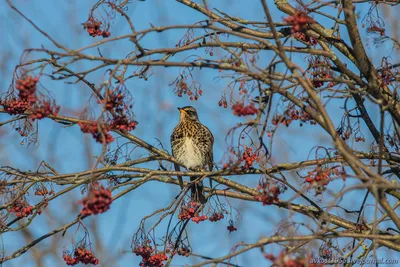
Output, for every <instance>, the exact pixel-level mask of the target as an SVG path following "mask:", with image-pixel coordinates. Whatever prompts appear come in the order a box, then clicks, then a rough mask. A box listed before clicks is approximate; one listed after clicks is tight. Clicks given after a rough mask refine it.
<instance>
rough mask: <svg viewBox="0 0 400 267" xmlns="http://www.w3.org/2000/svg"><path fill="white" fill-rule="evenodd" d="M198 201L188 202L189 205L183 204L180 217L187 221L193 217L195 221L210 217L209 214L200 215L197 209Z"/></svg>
mask: <svg viewBox="0 0 400 267" xmlns="http://www.w3.org/2000/svg"><path fill="white" fill-rule="evenodd" d="M199 206H200V205H199V204H198V203H196V202H188V203H187V205H182V206H181V211H180V213H179V214H178V219H179V220H181V221H185V220H188V219H191V220H192V221H193V222H195V223H199V222H202V221H205V220H207V219H208V216H207V215H199V214H198V213H197V212H196V211H197V209H198V208H199Z"/></svg>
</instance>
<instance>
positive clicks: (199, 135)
mask: <svg viewBox="0 0 400 267" xmlns="http://www.w3.org/2000/svg"><path fill="white" fill-rule="evenodd" d="M178 110H179V112H180V121H179V123H178V125H177V126H176V127H175V129H174V131H173V132H172V135H171V147H172V154H173V155H174V157H175V158H176V159H177V160H178V161H179V163H181V164H182V165H183V166H185V168H186V169H192V170H204V169H205V168H206V167H208V168H209V170H210V171H211V170H212V168H213V144H214V136H213V135H212V133H211V131H210V130H209V129H208V128H207V127H206V126H205V125H203V124H202V123H201V122H200V120H199V118H198V116H197V111H196V109H195V108H194V107H191V106H187V107H183V108H178ZM175 169H177V170H179V166H177V165H176V166H175ZM178 178H179V179H180V183H181V186H182V184H183V183H182V178H181V177H178ZM196 179H198V177H190V181H192V182H193V181H196ZM191 192H192V196H191V198H192V201H194V202H200V203H202V204H204V203H205V202H206V198H205V195H204V189H203V183H202V182H197V183H196V182H195V183H194V185H193V186H192V187H191Z"/></svg>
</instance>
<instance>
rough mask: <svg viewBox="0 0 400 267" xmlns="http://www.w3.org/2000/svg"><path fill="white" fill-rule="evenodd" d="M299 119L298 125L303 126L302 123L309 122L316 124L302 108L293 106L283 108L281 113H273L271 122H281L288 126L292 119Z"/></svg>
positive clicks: (274, 123) (275, 123) (276, 123)
mask: <svg viewBox="0 0 400 267" xmlns="http://www.w3.org/2000/svg"><path fill="white" fill-rule="evenodd" d="M297 120H299V121H300V126H303V123H306V122H308V121H309V122H310V124H311V125H315V124H317V122H316V121H314V120H313V119H311V117H310V115H308V113H307V112H305V111H303V110H300V111H299V110H296V109H295V108H289V109H287V110H285V112H284V113H283V115H275V116H274V117H272V121H271V123H272V124H273V125H278V124H283V125H285V126H286V127H288V126H289V125H290V124H291V123H292V122H293V121H297Z"/></svg>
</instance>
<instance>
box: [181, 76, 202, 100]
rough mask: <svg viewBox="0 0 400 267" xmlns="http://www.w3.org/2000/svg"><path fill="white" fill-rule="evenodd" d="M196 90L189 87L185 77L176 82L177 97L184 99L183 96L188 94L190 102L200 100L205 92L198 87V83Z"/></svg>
mask: <svg viewBox="0 0 400 267" xmlns="http://www.w3.org/2000/svg"><path fill="white" fill-rule="evenodd" d="M193 84H194V90H192V89H190V88H189V85H188V84H187V82H186V79H185V78H184V77H182V78H180V79H178V80H176V82H175V93H176V95H177V96H179V97H182V95H184V94H187V95H188V96H189V99H190V100H198V99H199V97H200V96H201V95H202V94H203V90H202V89H200V88H198V87H199V86H196V85H197V83H196V82H194V83H193Z"/></svg>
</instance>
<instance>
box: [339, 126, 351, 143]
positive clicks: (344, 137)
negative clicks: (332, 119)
mask: <svg viewBox="0 0 400 267" xmlns="http://www.w3.org/2000/svg"><path fill="white" fill-rule="evenodd" d="M336 133H337V134H338V135H339V136H340V138H342V140H343V141H346V140H348V139H349V138H350V135H351V131H350V130H349V129H347V130H344V128H343V127H342V126H341V127H339V128H338V129H336Z"/></svg>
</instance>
